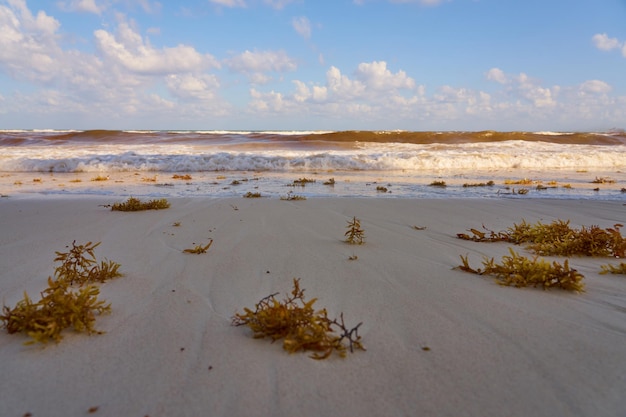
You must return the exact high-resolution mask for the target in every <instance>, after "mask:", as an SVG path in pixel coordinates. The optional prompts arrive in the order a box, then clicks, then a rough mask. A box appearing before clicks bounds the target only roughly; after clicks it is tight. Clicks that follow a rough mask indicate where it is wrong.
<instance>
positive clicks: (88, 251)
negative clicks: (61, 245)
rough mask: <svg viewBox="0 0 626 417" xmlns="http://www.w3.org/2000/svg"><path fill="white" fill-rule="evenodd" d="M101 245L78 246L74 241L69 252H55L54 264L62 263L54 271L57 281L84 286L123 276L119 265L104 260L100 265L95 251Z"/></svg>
mask: <svg viewBox="0 0 626 417" xmlns="http://www.w3.org/2000/svg"><path fill="white" fill-rule="evenodd" d="M100 243H101V242H98V243H92V242H87V243H85V244H84V245H76V241H73V242H72V248H71V249H69V251H67V252H55V254H56V258H54V262H61V265H59V266H58V267H56V268H55V269H54V275H55V277H56V278H57V280H63V281H66V282H67V283H68V284H69V285H72V284H75V283H76V284H78V285H81V286H82V285H83V284H87V283H93V282H100V283H102V282H105V281H106V280H108V279H112V278H118V277H120V276H122V274H121V273H120V272H119V267H120V265H119V264H118V263H116V262H112V261H108V260H104V261H101V262H100V264H98V262H97V261H96V256H95V254H94V249H95V248H97V247H98V246H99V245H100ZM66 248H69V246H66Z"/></svg>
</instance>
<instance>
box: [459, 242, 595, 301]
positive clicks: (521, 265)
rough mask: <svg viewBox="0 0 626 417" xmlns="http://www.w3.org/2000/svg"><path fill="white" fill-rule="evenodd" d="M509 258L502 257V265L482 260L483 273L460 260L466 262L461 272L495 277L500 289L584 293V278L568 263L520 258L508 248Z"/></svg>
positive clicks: (489, 260)
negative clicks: (526, 288)
mask: <svg viewBox="0 0 626 417" xmlns="http://www.w3.org/2000/svg"><path fill="white" fill-rule="evenodd" d="M509 252H510V256H506V255H505V256H503V257H502V261H501V263H500V264H497V263H495V261H494V259H493V258H491V259H489V258H485V259H484V260H483V267H484V269H482V270H481V269H480V268H478V269H474V268H472V267H471V266H470V265H469V262H468V260H467V256H465V257H464V256H461V261H462V262H463V264H462V265H460V266H459V267H458V268H459V269H461V270H462V271H465V272H471V273H474V274H478V275H493V276H495V278H496V282H497V283H498V284H500V285H505V286H513V287H517V288H521V287H529V286H532V287H537V286H539V287H541V288H543V289H544V290H546V289H549V288H555V287H556V288H562V289H564V290H568V291H576V292H583V291H584V288H585V286H584V283H583V282H582V280H583V278H584V276H583V275H582V274H580V273H579V272H578V271H576V270H575V269H572V268H570V267H569V263H568V261H567V259H566V260H565V261H564V263H563V264H562V265H561V264H560V263H558V262H556V261H554V262H552V263H550V262H548V261H546V260H544V259H539V258H537V257H534V258H533V259H529V258H526V257H524V256H520V255H519V254H517V253H515V251H514V250H513V249H511V248H509Z"/></svg>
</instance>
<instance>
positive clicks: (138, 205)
mask: <svg viewBox="0 0 626 417" xmlns="http://www.w3.org/2000/svg"><path fill="white" fill-rule="evenodd" d="M110 207H111V211H143V210H162V209H166V208H169V207H170V203H169V201H167V200H166V199H165V198H162V199H160V200H149V201H146V202H143V201H141V200H139V199H138V198H134V197H129V198H128V200H126V201H125V202H123V203H115V204H113V205H112V206H110Z"/></svg>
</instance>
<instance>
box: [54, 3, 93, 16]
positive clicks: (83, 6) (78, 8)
mask: <svg viewBox="0 0 626 417" xmlns="http://www.w3.org/2000/svg"><path fill="white" fill-rule="evenodd" d="M57 4H58V6H59V8H61V9H62V10H65V11H68V12H84V13H94V14H100V13H102V11H103V10H104V7H100V6H98V5H97V4H96V0H72V1H60V2H58V3H57Z"/></svg>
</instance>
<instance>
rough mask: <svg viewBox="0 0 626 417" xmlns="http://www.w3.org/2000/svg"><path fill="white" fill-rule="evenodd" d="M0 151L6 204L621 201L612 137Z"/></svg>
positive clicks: (155, 141) (204, 135) (445, 137)
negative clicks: (171, 199) (205, 199)
mask: <svg viewBox="0 0 626 417" xmlns="http://www.w3.org/2000/svg"><path fill="white" fill-rule="evenodd" d="M0 151H1V154H0V177H1V178H0V187H1V188H0V192H1V193H2V194H3V195H9V196H11V195H32V194H42V193H43V194H56V195H69V194H95V195H115V196H126V195H134V196H193V195H200V196H215V197H221V196H236V195H243V194H245V193H247V192H249V191H250V192H259V193H261V195H264V196H281V197H286V196H292V195H301V196H305V197H308V196H317V195H319V196H353V197H354V196H358V197H361V196H363V197H365V196H376V197H411V198H414V197H448V196H454V197H495V198H502V197H506V198H511V197H514V198H528V197H535V198H539V197H548V198H591V199H606V200H612V199H626V193H625V192H624V191H625V190H624V188H623V187H624V182H625V181H626V174H625V172H626V134H625V133H624V132H623V131H615V132H606V133H559V132H534V133H533V132H492V131H486V132H404V131H393V132H369V131H365V132H355V131H350V132H267V131H266V132H241V131H240V132H235V131H102V130H101V131H54V130H45V131H35V130H32V131H29V130H26V131H0ZM302 178H306V179H309V180H314V182H306V183H304V185H302V184H299V183H297V182H296V183H295V184H294V181H295V180H299V179H302ZM331 179H332V180H334V184H332V185H331V184H329V183H332V182H333V181H331ZM489 181H493V183H494V184H493V185H486V184H487V183H489ZM324 183H326V184H324ZM442 183H445V186H442V185H443V184H442ZM435 184H439V186H435Z"/></svg>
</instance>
